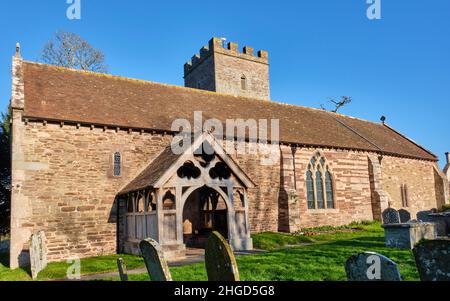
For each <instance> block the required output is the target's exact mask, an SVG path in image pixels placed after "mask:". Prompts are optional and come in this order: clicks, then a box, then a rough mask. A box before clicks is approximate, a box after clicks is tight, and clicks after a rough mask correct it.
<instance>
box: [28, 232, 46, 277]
mask: <svg viewBox="0 0 450 301" xmlns="http://www.w3.org/2000/svg"><path fill="white" fill-rule="evenodd" d="M30 265H31V278H33V279H36V278H37V276H38V274H39V272H41V271H42V270H43V269H45V268H46V267H47V242H46V238H45V233H44V231H39V232H38V233H36V234H33V235H31V243H30Z"/></svg>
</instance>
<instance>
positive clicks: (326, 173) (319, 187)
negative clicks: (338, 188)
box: [306, 152, 335, 209]
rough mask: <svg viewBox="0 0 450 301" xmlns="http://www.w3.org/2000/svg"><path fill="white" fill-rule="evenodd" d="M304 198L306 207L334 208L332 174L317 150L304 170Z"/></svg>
mask: <svg viewBox="0 0 450 301" xmlns="http://www.w3.org/2000/svg"><path fill="white" fill-rule="evenodd" d="M306 198H307V203H308V209H333V208H335V204H334V195H333V182H332V174H331V171H330V169H329V167H328V164H327V160H326V159H325V157H323V156H322V155H321V154H320V153H319V152H317V153H316V154H315V155H314V156H313V157H312V158H311V160H310V164H309V165H308V170H307V172H306Z"/></svg>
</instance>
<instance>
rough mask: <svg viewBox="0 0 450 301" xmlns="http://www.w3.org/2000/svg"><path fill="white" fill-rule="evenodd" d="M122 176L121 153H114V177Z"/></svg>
mask: <svg viewBox="0 0 450 301" xmlns="http://www.w3.org/2000/svg"><path fill="white" fill-rule="evenodd" d="M121 174H122V156H121V154H120V153H119V152H116V153H114V176H115V177H120V176H121Z"/></svg>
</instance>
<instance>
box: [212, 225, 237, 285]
mask: <svg viewBox="0 0 450 301" xmlns="http://www.w3.org/2000/svg"><path fill="white" fill-rule="evenodd" d="M205 265H206V272H207V274H208V280H209V281H239V271H238V267H237V264H236V259H235V257H234V254H233V251H232V250H231V247H230V245H229V244H228V242H227V241H226V240H225V238H223V236H222V235H220V233H218V232H215V231H214V232H213V233H212V234H211V235H210V237H209V238H208V241H207V242H206V249H205Z"/></svg>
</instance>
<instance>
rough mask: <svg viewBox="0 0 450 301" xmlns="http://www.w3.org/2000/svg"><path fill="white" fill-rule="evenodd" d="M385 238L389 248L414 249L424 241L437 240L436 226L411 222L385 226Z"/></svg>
mask: <svg viewBox="0 0 450 301" xmlns="http://www.w3.org/2000/svg"><path fill="white" fill-rule="evenodd" d="M381 227H383V228H384V237H385V240H386V246H387V247H389V248H400V249H412V248H414V246H415V245H416V244H417V243H418V242H419V241H421V240H422V239H435V238H436V224H434V223H421V222H417V221H409V222H408V223H402V224H385V225H382V226H381Z"/></svg>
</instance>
